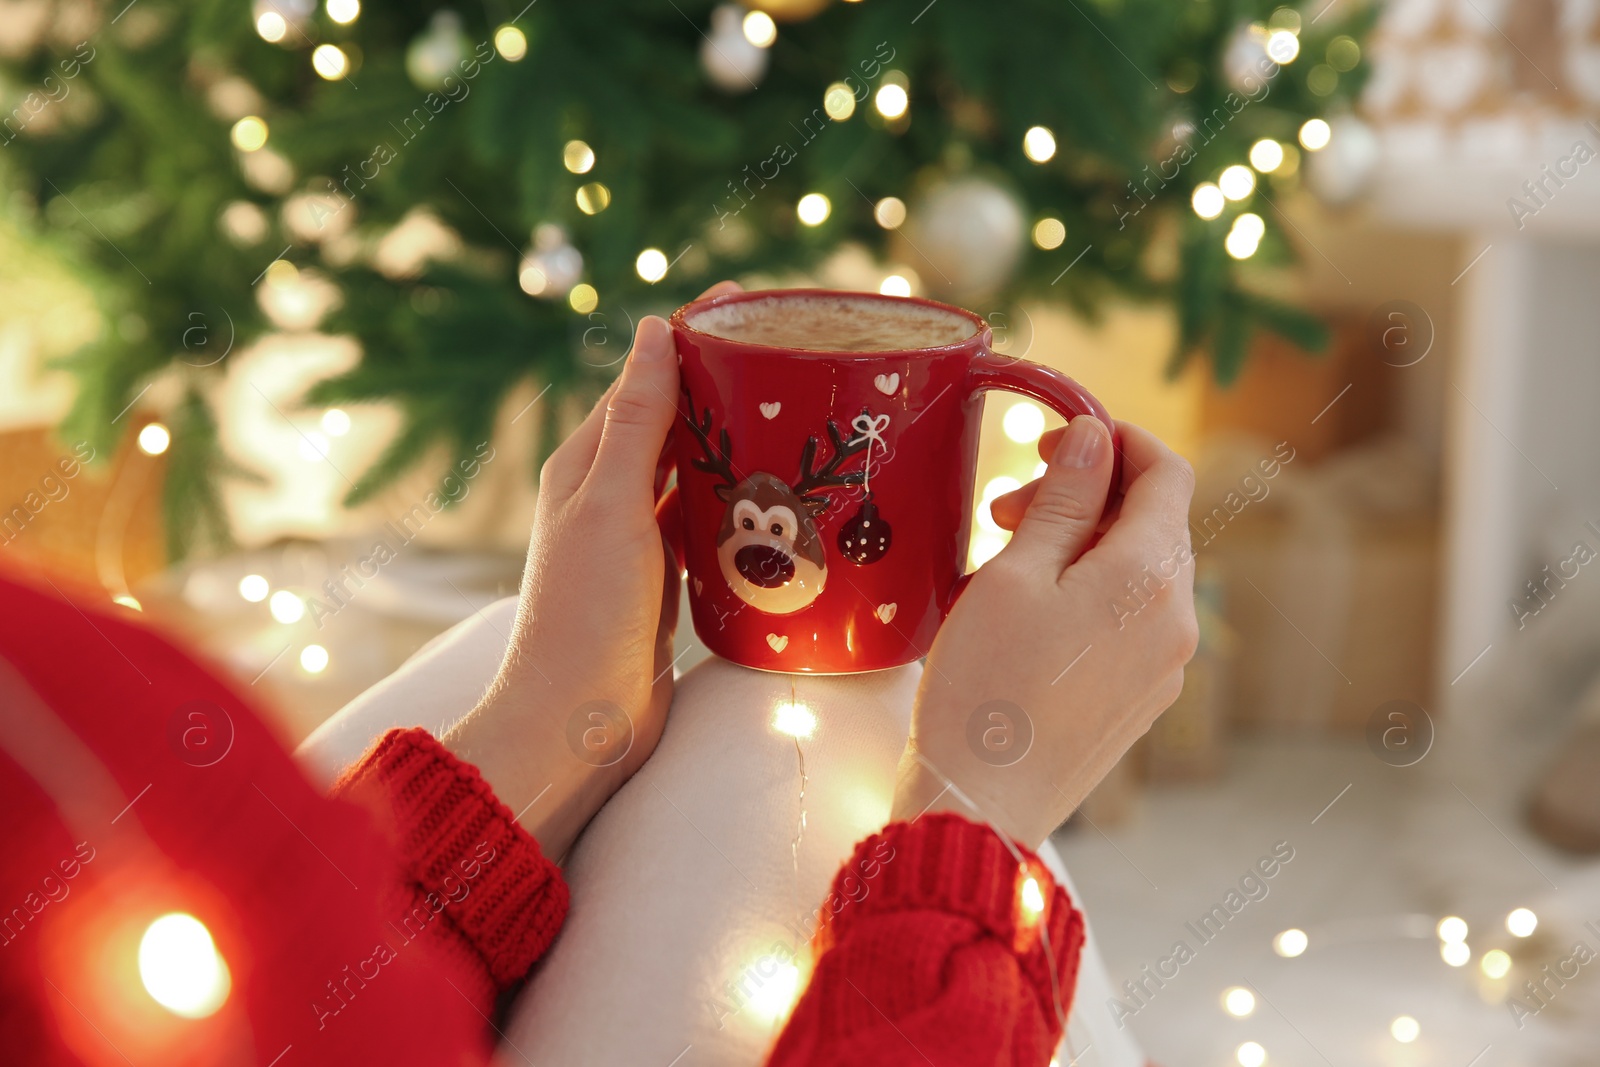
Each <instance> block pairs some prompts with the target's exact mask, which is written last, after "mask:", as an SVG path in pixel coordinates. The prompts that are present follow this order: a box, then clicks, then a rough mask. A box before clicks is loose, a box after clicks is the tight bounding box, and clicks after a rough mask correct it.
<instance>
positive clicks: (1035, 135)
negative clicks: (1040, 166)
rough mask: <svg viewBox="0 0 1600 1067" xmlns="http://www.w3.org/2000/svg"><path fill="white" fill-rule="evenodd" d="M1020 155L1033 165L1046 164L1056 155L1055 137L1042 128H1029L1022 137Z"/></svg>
mask: <svg viewBox="0 0 1600 1067" xmlns="http://www.w3.org/2000/svg"><path fill="white" fill-rule="evenodd" d="M1022 154H1023V155H1025V156H1027V157H1028V158H1029V159H1031V160H1033V161H1034V162H1035V163H1048V162H1050V160H1051V159H1053V158H1054V157H1055V154H1056V135H1055V134H1053V133H1051V132H1050V131H1049V130H1048V129H1046V128H1045V127H1043V126H1034V127H1031V128H1030V129H1029V130H1028V132H1027V133H1025V134H1023V135H1022Z"/></svg>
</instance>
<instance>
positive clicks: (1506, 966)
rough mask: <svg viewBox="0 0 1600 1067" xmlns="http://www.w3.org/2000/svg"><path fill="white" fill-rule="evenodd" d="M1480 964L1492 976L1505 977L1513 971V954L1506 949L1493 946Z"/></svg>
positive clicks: (1485, 972)
mask: <svg viewBox="0 0 1600 1067" xmlns="http://www.w3.org/2000/svg"><path fill="white" fill-rule="evenodd" d="M1478 966H1479V967H1481V968H1483V973H1484V974H1485V975H1487V976H1488V977H1490V978H1504V977H1505V976H1506V975H1507V974H1509V973H1510V972H1511V954H1510V953H1509V952H1507V951H1506V950H1505V949H1501V948H1492V949H1490V950H1489V951H1488V952H1485V953H1484V954H1483V959H1481V960H1479V961H1478Z"/></svg>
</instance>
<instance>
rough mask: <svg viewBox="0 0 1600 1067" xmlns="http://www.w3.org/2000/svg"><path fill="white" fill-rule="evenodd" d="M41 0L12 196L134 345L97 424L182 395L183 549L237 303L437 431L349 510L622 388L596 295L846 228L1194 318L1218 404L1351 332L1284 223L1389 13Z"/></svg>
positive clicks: (1016, 278) (731, 270)
mask: <svg viewBox="0 0 1600 1067" xmlns="http://www.w3.org/2000/svg"><path fill="white" fill-rule="evenodd" d="M11 6H13V7H26V8H28V9H29V11H30V12H31V14H30V15H29V16H28V19H29V20H31V21H28V20H24V21H17V22H13V24H12V26H11V27H10V28H9V29H8V30H7V31H6V33H5V34H4V41H3V47H4V51H5V57H4V58H3V59H0V78H3V81H0V94H3V95H0V142H3V144H0V147H3V148H4V151H3V152H0V183H3V187H4V189H5V190H6V191H7V192H8V193H9V194H10V196H9V200H8V203H9V205H10V210H11V211H12V212H13V213H15V214H17V215H18V216H20V217H22V218H23V219H28V218H31V217H33V216H34V215H42V218H40V219H39V220H38V221H35V222H33V223H32V225H33V226H34V232H35V233H37V234H38V235H39V236H40V237H41V238H42V239H44V240H46V241H49V242H51V243H53V244H55V245H56V246H57V247H58V248H59V249H61V250H62V252H63V254H65V255H67V256H68V257H70V258H71V259H72V260H73V261H74V262H75V263H76V264H78V265H79V267H80V268H81V269H82V270H83V271H84V272H85V273H86V274H87V275H88V276H90V277H91V278H92V280H93V283H94V287H95V290H96V292H97V293H98V294H99V300H100V302H101V305H102V310H103V316H104V321H105V323H106V324H107V325H106V327H105V329H104V330H103V331H102V334H101V339H100V340H98V341H97V342H95V343H93V344H90V345H89V346H87V347H86V348H84V349H82V350H81V351H80V352H79V353H77V355H76V356H75V357H74V358H73V360H72V361H71V366H72V368H73V369H74V371H75V372H76V374H77V376H78V378H79V380H80V385H81V393H80V396H79V400H78V403H77V406H76V408H75V410H74V412H73V414H72V416H71V418H70V426H69V428H68V432H69V434H70V435H72V438H73V439H80V438H81V439H87V440H89V441H91V442H92V443H94V444H95V445H96V447H97V448H99V449H100V451H101V452H102V453H103V454H109V452H110V451H111V446H113V445H114V444H115V437H116V436H117V434H118V433H119V432H122V431H125V430H126V429H127V423H126V422H122V423H119V422H118V421H117V420H118V417H119V415H120V414H121V413H122V412H124V411H125V410H126V409H127V408H128V406H129V405H130V403H132V402H133V401H134V399H135V398H136V397H137V396H138V395H139V394H140V391H141V390H143V389H144V388H145V387H146V386H147V385H148V383H149V382H150V381H151V380H152V379H154V378H156V377H159V376H163V375H170V376H175V377H176V378H178V379H179V380H180V383H181V386H182V390H183V396H184V398H185V399H184V400H183V402H182V403H181V404H180V405H179V406H178V407H177V409H176V410H175V411H174V412H173V413H172V419H171V421H172V427H171V429H172V432H173V440H172V445H171V448H172V459H171V465H170V468H169V473H168V484H167V489H166V493H167V518H168V529H169V538H170V542H171V547H172V550H173V554H174V555H175V556H176V555H182V554H183V553H184V552H186V551H188V550H189V549H190V548H192V547H194V546H195V545H196V544H197V543H199V542H202V541H204V540H208V539H209V540H215V541H217V542H224V541H225V540H226V536H227V531H226V523H225V520H224V517H223V513H222V510H221V507H220V505H219V504H218V502H217V500H218V498H217V495H216V485H217V480H218V479H219V478H221V477H225V476H228V475H229V474H237V473H240V472H239V471H238V470H237V469H236V468H234V467H233V466H232V465H231V464H230V462H229V460H228V459H227V457H225V456H224V455H223V454H222V451H221V449H220V447H219V445H218V443H217V427H216V425H215V421H214V418H213V416H212V414H211V411H210V408H209V407H208V404H207V402H206V397H207V395H208V391H209V388H210V385H211V384H212V383H214V382H215V381H216V380H217V378H218V376H220V375H221V374H223V373H224V372H225V370H226V368H227V364H228V360H227V358H226V357H222V358H219V357H220V356H221V352H220V350H219V349H220V344H219V343H218V342H216V341H215V340H214V339H213V340H212V341H211V343H210V344H209V345H208V344H206V343H205V342H206V340H207V338H208V337H209V334H208V333H207V331H206V330H204V329H201V330H199V332H196V331H197V328H198V327H199V325H200V323H201V322H205V321H208V320H207V316H215V317H218V318H220V317H221V315H223V314H225V315H226V317H227V318H228V320H229V322H230V323H231V328H232V330H233V331H234V333H233V336H232V338H231V340H232V344H231V348H230V349H229V351H231V352H237V351H238V350H239V349H240V348H241V347H243V346H244V345H245V344H247V343H248V342H249V341H250V340H251V339H252V338H254V337H256V336H259V335H260V334H262V333H263V332H264V331H268V330H272V329H274V328H282V327H284V325H285V323H286V321H291V320H292V321H295V322H298V328H302V329H303V328H306V327H307V323H311V324H315V323H317V322H318V320H319V318H320V320H321V322H320V325H321V328H322V329H324V330H327V331H331V332H336V333H344V334H348V335H351V336H353V337H355V338H356V339H357V340H358V341H359V343H360V346H361V349H362V353H363V355H362V358H361V361H360V363H359V365H358V366H356V367H355V368H354V369H353V370H351V371H349V372H348V373H346V374H343V375H340V376H337V377H335V378H333V379H330V380H327V381H323V382H321V383H320V384H318V385H317V386H316V387H315V388H314V389H313V390H312V391H311V394H310V395H309V396H308V397H307V400H308V402H310V403H316V404H331V403H346V402H361V401H375V400H385V401H390V402H393V403H395V404H397V405H399V406H400V407H401V409H402V410H403V412H404V414H405V419H406V421H405V426H404V429H403V430H402V431H401V432H400V434H399V435H398V436H397V437H396V439H395V440H394V441H393V443H392V444H391V445H390V447H389V448H388V450H387V452H386V453H385V454H384V455H383V457H382V458H381V459H380V460H379V462H378V463H377V464H376V465H375V466H374V467H373V468H372V469H370V470H368V471H366V472H365V473H364V474H363V475H362V476H361V477H360V479H359V480H358V482H357V484H356V486H355V488H354V489H353V490H352V492H351V499H352V501H356V500H360V499H363V498H365V497H367V496H369V495H370V494H371V493H372V492H373V491H374V490H376V489H377V488H379V487H381V486H382V485H384V484H385V483H386V482H387V481H389V480H392V479H393V478H394V477H395V476H396V475H398V474H399V473H400V472H401V471H403V470H404V469H406V468H407V467H408V466H410V465H412V464H414V463H416V462H417V461H418V460H420V459H421V458H422V457H423V456H424V455H425V454H426V453H428V451H429V450H430V449H431V448H434V447H436V446H438V445H441V444H442V445H445V446H446V447H447V448H449V449H451V450H454V451H455V452H457V453H459V454H460V455H462V456H465V455H467V454H470V452H471V451H472V449H473V447H474V446H475V444H477V443H478V442H480V441H482V440H483V439H484V438H485V437H486V436H487V434H488V433H489V430H490V426H491V422H492V417H493V415H494V412H495V411H496V408H497V404H498V403H499V402H500V401H501V399H502V398H503V397H504V396H505V394H506V393H507V391H508V390H509V389H510V388H511V387H512V386H513V385H514V384H515V383H517V382H518V381H519V380H521V379H523V378H525V377H527V376H532V377H533V378H534V379H535V380H537V381H539V382H541V383H546V384H548V385H549V386H550V387H551V389H552V391H553V395H556V396H559V395H560V394H561V393H562V392H564V391H568V390H572V389H592V388H594V387H595V385H596V384H598V381H599V379H602V378H603V377H604V376H605V375H607V374H609V373H610V372H609V371H607V370H606V369H605V367H604V364H609V363H613V362H614V361H615V357H616V355H617V353H612V354H611V355H609V356H607V358H606V359H604V360H596V359H593V358H590V359H585V358H583V357H582V351H583V349H584V347H585V334H586V331H591V330H593V329H594V323H593V321H592V319H591V317H592V316H593V315H595V314H596V313H597V311H598V312H599V313H601V314H603V313H604V312H605V311H606V310H616V311H618V312H625V313H626V317H629V318H636V315H637V313H638V312H639V311H647V310H659V309H664V308H669V307H671V306H673V305H674V304H676V303H678V302H681V301H683V300H685V299H687V298H689V297H691V296H693V295H694V293H695V292H697V291H698V290H699V289H701V288H703V287H704V286H706V285H707V284H709V283H710V282H711V281H714V280H716V279H719V278H722V277H728V276H739V275H747V274H750V273H752V272H767V273H770V272H778V271H787V270H794V269H805V268H807V267H809V266H813V265H815V264H816V263H817V262H818V261H819V260H821V259H822V258H823V257H825V256H826V255H828V254H829V253H831V252H833V251H835V250H837V249H838V248H839V247H840V246H841V244H842V243H844V242H858V243H859V244H861V245H862V246H864V247H865V248H866V249H868V250H869V251H870V252H871V253H872V254H873V255H874V256H875V257H877V258H878V259H879V261H880V262H882V263H884V264H885V265H886V272H888V271H890V270H891V269H893V270H895V271H897V273H895V274H894V276H890V277H888V278H887V279H886V281H885V287H886V291H893V290H894V289H896V288H902V289H909V288H910V287H911V286H912V285H913V279H914V281H915V284H916V286H917V287H918V288H920V289H922V290H925V291H927V292H929V293H930V294H931V295H934V296H937V297H945V298H948V299H951V300H955V301H958V302H966V303H968V304H969V306H973V307H975V308H977V309H979V310H985V309H998V308H1000V307H1003V306H1005V304H1006V303H1007V302H1010V301H1015V300H1017V299H1019V298H1024V297H1030V296H1032V297H1052V298H1056V299H1063V300H1067V301H1070V302H1071V303H1072V304H1074V305H1076V306H1077V307H1079V308H1080V309H1082V310H1084V311H1085V312H1090V313H1092V312H1093V311H1094V309H1095V308H1096V307H1097V306H1099V305H1101V304H1102V302H1103V301H1104V300H1105V299H1106V298H1107V297H1108V296H1112V295H1116V294H1121V295H1124V296H1131V297H1135V298H1141V299H1149V300H1156V301H1165V302H1167V303H1169V304H1171V305H1173V306H1175V307H1176V309H1177V312H1178V321H1179V324H1180V338H1179V349H1178V352H1177V353H1176V354H1175V364H1174V365H1175V366H1177V365H1179V364H1181V363H1182V361H1183V360H1185V359H1187V358H1188V357H1189V356H1190V355H1191V354H1193V353H1196V352H1206V353H1208V354H1209V358H1210V359H1211V360H1212V363H1213V365H1214V368H1215V373H1216V375H1217V377H1218V378H1219V379H1221V380H1224V381H1226V380H1228V379H1231V378H1232V377H1233V376H1234V375H1235V374H1236V373H1237V371H1238V369H1239V365H1240V362H1241V359H1242V358H1243V354H1244V351H1245V347H1246V344H1247V342H1248V339H1249V336H1250V334H1251V332H1252V331H1253V330H1254V329H1255V328H1256V327H1257V326H1265V327H1267V328H1269V329H1273V330H1276V331H1278V332H1280V333H1283V334H1285V335H1287V336H1289V337H1291V338H1292V339H1294V340H1296V341H1297V342H1299V343H1300V344H1302V345H1303V346H1305V347H1308V348H1316V347H1319V346H1320V344H1321V342H1322V338H1323V331H1322V329H1321V327H1320V325H1319V324H1318V323H1317V322H1316V320H1314V319H1312V318H1310V317H1309V316H1307V315H1305V314H1303V313H1302V312H1299V311H1297V310H1295V309H1293V308H1290V307H1286V306H1283V305H1281V304H1278V303H1275V302H1273V301H1271V300H1269V299H1267V298H1265V297H1263V296H1261V295H1259V294H1258V293H1256V292H1253V291H1252V289H1251V287H1250V286H1249V284H1248V281H1249V272H1250V271H1251V270H1252V269H1253V268H1252V267H1251V266H1250V265H1249V264H1253V263H1260V262H1263V261H1264V262H1267V263H1273V262H1280V261H1282V260H1283V259H1284V258H1285V257H1286V256H1287V255H1288V247H1287V244H1286V242H1285V240H1284V237H1283V234H1282V233H1281V231H1280V228H1279V224H1278V223H1277V222H1276V219H1277V216H1276V212H1275V208H1274V207H1272V206H1271V205H1272V204H1273V200H1274V197H1275V196H1276V193H1277V191H1278V190H1279V189H1280V187H1286V186H1287V184H1289V183H1292V182H1293V181H1295V180H1296V179H1295V177H1294V174H1295V171H1296V169H1297V166H1298V163H1299V159H1300V155H1299V150H1298V149H1297V148H1296V147H1295V143H1296V140H1297V139H1298V140H1299V142H1300V143H1301V144H1302V145H1304V146H1305V147H1306V148H1308V149H1315V148H1320V147H1321V145H1322V144H1323V143H1325V142H1326V129H1327V127H1326V126H1323V125H1320V124H1319V123H1318V121H1316V120H1317V119H1318V117H1319V116H1320V115H1322V114H1324V113H1326V112H1328V111H1330V110H1339V109H1342V108H1344V107H1346V106H1347V105H1348V103H1349V100H1350V99H1351V97H1352V95H1353V94H1354V92H1355V91H1356V90H1357V89H1358V88H1359V85H1360V81H1361V77H1362V74H1363V68H1362V66H1361V53H1360V45H1359V40H1358V39H1359V38H1360V37H1361V36H1362V35H1363V34H1364V33H1365V31H1366V29H1367V28H1368V26H1369V25H1370V22H1371V19H1372V11H1371V10H1370V9H1368V8H1365V7H1364V6H1362V5H1358V4H1354V3H1352V4H1347V5H1344V7H1343V8H1342V9H1341V10H1339V11H1332V12H1330V10H1329V9H1331V8H1332V7H1333V5H1332V4H1328V5H1327V6H1326V7H1322V6H1321V5H1319V7H1320V11H1313V12H1308V13H1307V14H1306V15H1305V16H1304V17H1302V15H1301V14H1300V13H1299V12H1298V11H1297V10H1295V9H1291V8H1285V7H1276V6H1275V5H1274V4H1273V3H1270V2H1264V0H1231V2H1225V0H1182V2H1175V0H1067V2H1066V3H1062V2H1061V0H1008V2H1004V3H988V4H973V3H963V2H959V0H944V2H938V0H934V2H932V3H929V2H927V0H909V2H903V3H902V2H898V0H865V2H859V3H849V2H840V3H834V4H830V3H828V0H751V2H750V5H749V6H748V7H743V6H735V5H728V4H724V5H722V6H715V7H714V6H712V5H709V4H705V3H694V2H690V0H678V2H675V3H668V4H665V5H662V4H660V3H657V2H654V0H651V2H646V0H607V2H588V3H574V4H556V3H552V2H548V0H547V2H546V3H543V4H539V3H529V4H527V6H526V7H522V5H521V3H520V0H516V2H513V3H509V4H508V3H505V2H503V0H491V2H490V3H487V4H485V5H482V6H481V7H473V8H472V9H470V10H467V9H463V10H462V11H461V12H460V13H457V12H455V11H452V10H450V9H446V8H440V7H438V6H437V5H436V4H435V3H429V2H421V0H392V2H390V3H386V4H384V5H383V6H382V8H381V9H377V8H375V9H373V10H371V11H363V10H362V7H361V4H360V0H326V4H325V6H324V7H323V8H321V9H319V8H318V7H317V6H316V3H315V0H255V2H254V4H253V6H252V5H251V4H250V3H248V2H247V0H183V2H181V3H179V2H176V0H134V2H132V3H128V2H127V0H113V2H111V3H109V4H105V3H101V2H98V0H30V2H28V3H25V4H13V5H11ZM518 8H521V10H518ZM8 18H10V16H8ZM24 22H26V24H24ZM1280 64H1281V66H1280ZM1308 122H1309V125H1308ZM1256 200H1259V201H1261V202H1262V206H1261V207H1255V206H1254V205H1253V204H1252V201H1256ZM40 205H42V212H40V211H38V210H37V209H38V207H39V206H40ZM1264 219H1265V220H1274V221H1273V224H1271V225H1268V224H1265V223H1264V221H1263V220H1264ZM894 264H904V265H905V266H904V267H903V268H891V266H889V265H894ZM1069 271H1070V273H1068V272H1069ZM324 310H325V311H326V314H325V316H323V315H322V314H321V312H322V311H324ZM620 317H621V316H619V318H620ZM209 328H211V329H220V327H219V326H218V325H217V324H215V323H210V325H209ZM613 343H614V342H613ZM545 425H546V426H547V427H553V425H554V420H546V422H545ZM545 444H548V442H547V441H546V442H541V445H545Z"/></svg>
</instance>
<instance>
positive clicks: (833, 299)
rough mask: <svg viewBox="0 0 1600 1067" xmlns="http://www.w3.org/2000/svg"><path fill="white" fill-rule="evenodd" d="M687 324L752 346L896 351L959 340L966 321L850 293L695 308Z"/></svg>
mask: <svg viewBox="0 0 1600 1067" xmlns="http://www.w3.org/2000/svg"><path fill="white" fill-rule="evenodd" d="M688 324H689V326H690V327H692V328H693V329H696V330H700V331H702V332H704V333H708V334H711V335H712V336H713V337H721V338H724V339H726V340H729V341H739V342H742V343H744V344H752V345H772V346H775V347H779V348H798V349H802V350H805V351H808V352H896V351H902V350H906V349H918V348H935V347H938V346H940V345H950V344H955V343H956V342H958V341H965V340H966V339H967V338H969V337H971V336H972V335H973V334H975V333H977V332H978V331H977V327H976V326H975V325H974V324H973V322H972V320H970V319H968V318H967V317H966V316H964V315H958V314H956V313H955V312H953V311H946V310H944V309H943V308H937V307H929V306H927V305H926V304H915V303H911V302H910V301H900V300H881V299H872V298H870V297H856V296H843V295H841V296H810V295H807V296H778V295H774V296H770V297H761V298H756V299H752V300H735V301H731V302H729V303H726V304H720V305H718V306H716V307H710V308H706V309H705V310H703V311H699V312H697V313H695V314H694V315H692V316H690V317H689V319H688Z"/></svg>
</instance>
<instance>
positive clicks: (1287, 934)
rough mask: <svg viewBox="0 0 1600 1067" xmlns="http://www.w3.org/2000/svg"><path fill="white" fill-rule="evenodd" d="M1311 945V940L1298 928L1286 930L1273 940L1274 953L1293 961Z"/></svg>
mask: <svg viewBox="0 0 1600 1067" xmlns="http://www.w3.org/2000/svg"><path fill="white" fill-rule="evenodd" d="M1310 944H1311V939H1310V938H1308V937H1307V936H1306V932H1305V931H1304V930H1300V929H1297V928H1294V929H1289V930H1285V931H1284V932H1283V933H1281V934H1279V935H1278V936H1277V937H1275V938H1273V939H1272V951H1274V952H1276V953H1277V954H1278V955H1280V956H1282V957H1283V958H1284V959H1293V958H1294V957H1296V956H1298V955H1300V954H1301V953H1302V952H1304V951H1305V950H1306V949H1307V948H1308V947H1309V946H1310Z"/></svg>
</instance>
